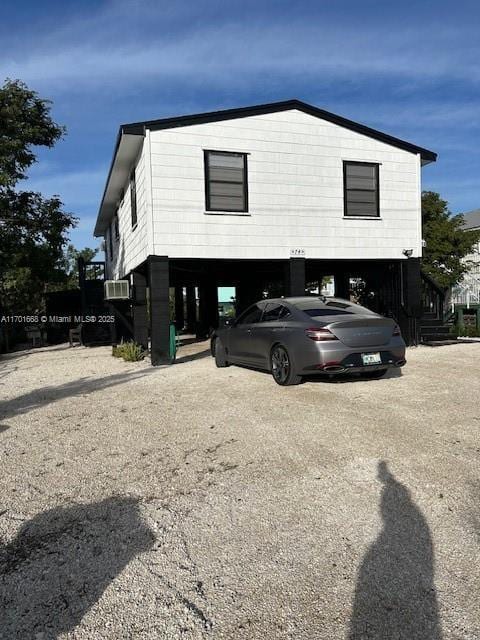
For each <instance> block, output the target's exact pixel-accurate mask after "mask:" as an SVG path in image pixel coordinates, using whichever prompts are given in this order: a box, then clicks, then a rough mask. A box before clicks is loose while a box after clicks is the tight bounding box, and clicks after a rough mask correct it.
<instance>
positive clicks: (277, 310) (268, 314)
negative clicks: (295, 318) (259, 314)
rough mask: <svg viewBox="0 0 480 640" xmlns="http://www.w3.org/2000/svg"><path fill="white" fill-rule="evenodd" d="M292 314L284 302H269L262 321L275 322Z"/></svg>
mask: <svg viewBox="0 0 480 640" xmlns="http://www.w3.org/2000/svg"><path fill="white" fill-rule="evenodd" d="M290 315H291V313H290V311H289V310H288V309H287V308H286V307H284V306H283V305H282V304H275V303H273V302H271V303H269V304H268V305H267V307H266V309H265V313H264V314H263V318H262V322H274V321H275V320H283V319H285V318H288V317H289V316H290Z"/></svg>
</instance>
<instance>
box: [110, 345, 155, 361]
mask: <svg viewBox="0 0 480 640" xmlns="http://www.w3.org/2000/svg"><path fill="white" fill-rule="evenodd" d="M146 355H147V352H146V351H145V349H144V348H143V347H142V345H140V344H137V343H136V342H133V340H132V341H130V342H122V343H121V344H119V345H117V346H116V347H113V348H112V356H114V357H115V358H123V359H124V360H125V362H139V361H140V360H143V359H144V358H145V356H146Z"/></svg>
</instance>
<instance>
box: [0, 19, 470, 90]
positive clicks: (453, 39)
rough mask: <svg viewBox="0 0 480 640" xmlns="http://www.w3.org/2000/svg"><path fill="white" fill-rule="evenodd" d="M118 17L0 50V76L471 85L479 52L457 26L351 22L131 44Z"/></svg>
mask: <svg viewBox="0 0 480 640" xmlns="http://www.w3.org/2000/svg"><path fill="white" fill-rule="evenodd" d="M123 10H124V9H123ZM118 15H119V14H118V11H116V12H115V13H114V14H113V16H110V14H108V13H107V14H106V16H105V15H104V16H103V17H102V19H99V21H98V24H96V25H95V24H93V22H88V21H87V22H86V21H85V20H82V21H81V22H80V23H79V24H77V25H68V26H67V27H63V28H62V29H61V30H60V31H59V32H58V33H52V34H50V38H49V43H50V42H55V48H54V49H53V48H52V47H51V45H50V44H47V43H46V42H45V41H43V42H37V46H35V45H34V46H33V47H28V48H22V49H21V50H18V49H17V50H14V51H12V50H11V49H8V50H6V51H5V52H4V55H3V56H2V61H1V62H0V74H2V75H5V76H10V77H21V78H22V79H24V80H25V81H26V82H27V83H31V84H35V85H36V86H40V85H42V86H47V85H48V86H49V87H50V86H51V87H56V88H62V87H65V88H66V87H68V88H69V89H70V90H71V89H72V88H75V87H76V88H78V89H82V88H85V87H86V86H98V85H103V86H105V85H107V86H112V85H115V84H117V83H119V82H126V83H128V84H129V85H130V86H132V84H133V85H137V84H138V83H139V82H142V81H152V80H156V81H162V80H163V81H170V82H172V81H173V82H176V83H179V84H185V83H192V84H193V85H195V86H199V85H202V84H207V85H208V86H224V85H228V86H231V84H232V79H233V78H235V81H236V82H238V83H242V84H245V83H246V82H249V81H250V82H252V81H254V80H255V79H258V78H259V77H260V78H261V77H268V76H271V75H275V76H277V77H279V78H281V77H289V78H298V77H306V78H310V79H311V80H312V81H316V82H325V81H327V80H328V79H332V78H334V79H337V80H338V79H341V78H348V79H349V80H352V79H354V80H356V81H359V80H361V78H362V77H365V76H374V77H375V76H383V75H385V76H389V77H391V76H399V77H402V78H404V79H407V78H408V79H415V78H416V79H417V81H423V82H425V81H427V80H432V79H441V78H457V79H461V80H463V81H468V82H472V83H478V81H479V80H480V68H479V66H478V62H477V61H478V57H479V49H478V47H475V46H474V47H471V46H470V47H467V48H463V47H462V42H464V41H468V40H469V38H470V37H471V39H470V42H475V41H476V40H475V38H476V35H475V34H473V33H472V34H471V36H470V34H468V33H466V30H464V31H463V32H460V33H459V32H458V30H454V29H448V28H443V29H438V28H437V29H435V33H434V35H433V34H432V37H431V38H428V39H426V38H425V28H424V27H419V28H417V29H413V28H411V29H408V30H405V29H396V30H395V31H392V32H388V31H385V30H382V29H380V28H378V27H377V28H370V29H368V28H362V29H361V30H359V29H358V26H357V25H354V24H350V25H348V24H346V25H343V26H342V27H341V28H339V27H338V26H337V25H331V24H328V23H323V24H322V23H317V24H313V25H312V24H309V23H308V22H303V23H302V22H298V23H297V24H287V23H285V24H275V23H274V22H272V23H271V24H268V25H266V24H263V25H261V26H260V25H258V24H253V25H249V24H248V23H243V24H241V25H239V24H220V25H218V26H215V27H209V28H194V27H192V25H191V24H190V23H189V22H188V21H187V22H186V25H187V26H184V27H183V30H182V31H180V32H178V33H176V34H173V33H169V32H168V31H165V30H164V31H162V28H161V25H159V30H158V33H157V35H152V33H151V32H148V34H147V35H146V36H145V37H144V38H140V37H138V30H137V29H132V31H133V32H134V36H135V37H132V33H129V31H128V29H126V30H125V26H126V25H125V23H126V19H125V17H123V19H122V20H120V22H121V23H122V24H119V23H118V22H117V20H118ZM120 15H122V14H120ZM133 22H134V23H135V17H134V18H133ZM122 25H123V26H122ZM127 25H128V23H127ZM137 26H138V25H137ZM102 29H103V31H102ZM78 34H81V38H79V37H78ZM115 36H116V37H115Z"/></svg>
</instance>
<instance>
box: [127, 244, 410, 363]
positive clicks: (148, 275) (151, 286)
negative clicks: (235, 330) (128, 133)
mask: <svg viewBox="0 0 480 640" xmlns="http://www.w3.org/2000/svg"><path fill="white" fill-rule="evenodd" d="M325 276H333V279H334V283H335V295H336V296H339V297H344V298H347V297H349V295H350V289H351V286H352V282H354V281H356V282H357V283H358V282H359V281H360V282H361V283H362V289H363V292H364V296H365V298H364V300H362V302H364V303H366V304H367V306H368V307H369V308H370V309H372V310H374V311H377V312H379V313H382V314H383V315H387V316H391V317H393V318H394V319H395V320H396V321H397V322H398V324H399V325H400V327H401V329H402V333H403V335H404V337H405V339H406V341H407V343H408V344H416V342H417V340H418V336H417V319H418V317H419V316H420V314H421V276H420V261H419V260H418V259H415V258H409V259H405V260H398V261H387V260H358V261H351V260H348V261H347V260H309V259H305V258H301V257H294V258H290V259H287V260H213V259H212V260H209V259H177V258H169V257H167V256H149V257H148V259H147V260H146V262H145V263H143V264H142V265H141V266H140V267H139V268H137V269H136V270H135V271H133V272H132V273H131V274H130V277H131V284H132V305H131V317H132V331H133V339H134V340H135V341H137V342H139V343H140V344H143V345H144V346H147V345H148V340H149V337H150V349H151V360H152V364H154V365H158V364H164V363H166V362H168V361H169V355H168V348H169V325H170V322H171V318H172V316H173V315H175V323H176V326H177V329H179V330H182V329H185V330H187V331H188V332H189V333H195V334H196V335H197V337H198V338H202V337H206V336H207V335H208V334H209V332H210V331H211V329H213V328H215V327H217V326H218V321H219V318H218V293H217V292H218V287H235V291H236V301H235V306H236V312H237V314H238V313H241V312H242V311H243V310H244V309H245V308H246V307H248V306H249V305H250V304H252V303H254V302H255V301H257V300H259V299H261V298H262V297H270V296H272V297H273V296H274V297H278V296H296V295H297V296H298V295H304V294H305V292H308V291H315V290H317V289H316V288H317V287H318V286H319V283H321V282H322V278H323V277H325ZM172 291H174V293H175V295H174V299H173V300H172V295H171V293H172ZM197 300H198V305H197ZM197 306H198V308H197Z"/></svg>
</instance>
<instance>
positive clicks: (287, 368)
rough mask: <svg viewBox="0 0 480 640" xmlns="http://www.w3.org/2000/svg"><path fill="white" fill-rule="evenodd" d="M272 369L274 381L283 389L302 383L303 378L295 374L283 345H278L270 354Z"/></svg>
mask: <svg viewBox="0 0 480 640" xmlns="http://www.w3.org/2000/svg"><path fill="white" fill-rule="evenodd" d="M270 369H271V371H272V376H273V379H274V380H275V382H276V383H277V384H279V385H281V386H282V387H286V386H289V385H291V384H299V383H300V382H301V381H302V377H301V376H298V375H297V374H296V373H295V369H294V367H293V363H292V359H291V358H290V356H289V354H288V351H287V350H286V349H285V347H283V346H282V345H281V344H277V345H276V346H274V347H273V349H272V352H271V354H270Z"/></svg>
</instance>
